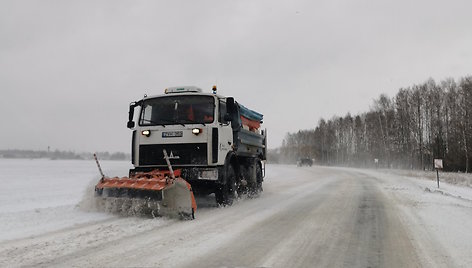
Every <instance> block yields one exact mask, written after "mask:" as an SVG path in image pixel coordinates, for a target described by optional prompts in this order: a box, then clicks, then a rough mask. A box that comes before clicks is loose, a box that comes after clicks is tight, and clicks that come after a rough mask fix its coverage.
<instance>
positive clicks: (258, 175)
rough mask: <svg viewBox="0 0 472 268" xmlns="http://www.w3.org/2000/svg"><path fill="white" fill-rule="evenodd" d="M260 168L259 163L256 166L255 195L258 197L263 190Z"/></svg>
mask: <svg viewBox="0 0 472 268" xmlns="http://www.w3.org/2000/svg"><path fill="white" fill-rule="evenodd" d="M262 180H263V178H262V167H261V164H260V163H257V164H256V183H257V184H256V194H257V195H259V194H260V193H261V192H262V191H263V189H262Z"/></svg>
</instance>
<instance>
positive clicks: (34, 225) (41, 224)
mask: <svg viewBox="0 0 472 268" xmlns="http://www.w3.org/2000/svg"><path fill="white" fill-rule="evenodd" d="M102 166H103V168H104V172H105V174H110V175H113V174H116V175H121V176H125V175H127V172H128V169H129V168H130V164H129V162H120V161H103V163H102ZM0 171H1V172H0V185H1V187H0V226H2V227H1V228H0V242H1V241H4V240H10V239H18V238H24V237H28V236H32V235H38V234H42V233H45V232H50V231H54V230H57V229H60V228H67V227H70V226H74V225H77V224H82V223H86V222H90V221H96V220H103V219H107V218H110V217H111V216H110V215H107V214H103V213H94V212H93V211H91V212H90V211H84V209H80V208H79V203H80V201H82V199H83V198H84V196H86V197H88V196H87V195H86V194H87V192H86V191H90V190H93V188H92V187H93V185H94V183H96V182H97V181H98V179H99V178H100V176H99V175H98V169H97V167H96V164H95V162H94V161H77V160H54V161H53V160H48V159H35V160H24V159H0Z"/></svg>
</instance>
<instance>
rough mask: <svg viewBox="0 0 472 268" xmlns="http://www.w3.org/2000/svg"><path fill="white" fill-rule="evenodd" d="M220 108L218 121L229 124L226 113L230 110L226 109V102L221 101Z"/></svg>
mask: <svg viewBox="0 0 472 268" xmlns="http://www.w3.org/2000/svg"><path fill="white" fill-rule="evenodd" d="M219 104H220V105H219V110H218V122H220V123H223V124H227V123H228V122H226V121H225V114H226V113H227V112H228V111H227V110H226V102H224V101H221V100H220V103H219Z"/></svg>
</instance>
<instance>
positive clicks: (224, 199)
mask: <svg viewBox="0 0 472 268" xmlns="http://www.w3.org/2000/svg"><path fill="white" fill-rule="evenodd" d="M236 190H237V186H236V172H235V171H234V168H233V166H232V165H230V166H228V169H227V170H226V183H224V184H217V185H216V189H215V198H216V203H217V204H218V205H220V206H231V205H232V204H233V201H234V199H236V198H237V191H236Z"/></svg>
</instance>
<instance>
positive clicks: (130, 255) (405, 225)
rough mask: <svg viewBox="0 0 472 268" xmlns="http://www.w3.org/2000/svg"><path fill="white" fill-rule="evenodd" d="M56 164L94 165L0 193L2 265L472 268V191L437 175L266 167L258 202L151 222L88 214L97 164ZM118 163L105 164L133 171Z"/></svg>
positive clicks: (206, 207)
mask: <svg viewBox="0 0 472 268" xmlns="http://www.w3.org/2000/svg"><path fill="white" fill-rule="evenodd" d="M2 161H5V160H2ZM45 162H47V161H45ZM51 162H52V161H51ZM14 163H16V162H14ZM32 163H38V162H34V161H33V162H32ZM54 163H56V164H57V163H59V164H60V165H65V166H67V165H70V166H68V168H69V169H74V167H73V166H74V165H75V164H74V163H82V164H81V165H84V167H83V168H82V169H80V170H79V171H77V167H76V172H74V174H73V175H66V174H67V173H64V174H63V175H62V176H63V177H62V179H61V177H60V173H61V172H60V171H54V169H53V171H48V172H49V174H50V177H48V176H46V175H41V180H42V181H41V182H40V183H39V184H38V183H37V182H36V181H35V180H34V179H32V178H30V179H29V180H28V183H24V184H22V182H18V181H15V182H14V183H13V185H10V186H7V187H4V188H2V189H1V190H0V191H1V192H0V194H1V195H2V197H1V199H0V201H1V202H2V203H0V226H2V229H1V230H0V266H1V267H12V266H34V267H37V266H45V267H53V266H58V267H71V266H72V267H74V266H75V267H97V266H99V267H129V266H132V267H143V266H146V267H221V266H226V267H471V266H472V254H470V252H472V232H470V231H468V229H469V226H472V189H470V188H464V187H457V186H452V185H447V184H443V185H441V191H436V189H435V184H434V182H431V181H428V180H421V179H415V178H409V177H403V176H399V175H394V174H386V173H384V172H383V171H375V170H359V169H345V168H327V167H312V168H297V167H295V166H278V165H268V166H267V177H266V181H265V184H264V192H263V194H262V196H261V197H259V198H257V199H244V200H239V201H238V202H237V203H236V204H234V205H233V206H232V207H227V208H218V207H216V206H215V205H214V202H213V200H212V199H211V197H210V198H200V199H199V200H198V203H199V209H198V211H197V215H196V216H197V219H196V220H194V221H178V220H171V219H165V218H157V219H144V218H135V217H117V216H112V215H109V214H103V213H97V212H87V211H83V210H81V209H80V208H78V207H77V206H76V204H77V203H78V202H79V201H80V199H82V195H83V191H85V190H87V189H90V187H89V185H90V181H91V180H94V179H96V175H94V174H93V172H95V170H94V167H93V164H91V165H90V167H89V166H88V165H89V164H85V163H89V162H88V161H84V162H80V161H76V162H74V161H71V162H65V163H64V162H63V161H58V162H53V164H54ZM10 164H11V163H10ZM42 164H43V165H44V163H42ZM46 164H47V163H46ZM120 164H121V165H122V166H124V165H123V163H112V162H106V163H104V164H103V166H104V168H105V172H108V173H109V174H110V175H112V174H111V172H121V173H125V172H126V169H127V168H128V166H124V167H120V166H119V165H120ZM18 165H19V166H21V163H18ZM38 165H39V164H38ZM50 165H52V164H50ZM0 166H1V167H2V171H3V170H7V172H6V173H8V174H9V177H8V178H7V177H6V176H5V175H0V180H1V182H2V183H5V182H6V181H8V180H10V179H12V177H15V171H14V170H13V169H12V170H10V171H8V169H7V168H6V167H7V165H6V164H4V162H1V161H0ZM107 166H108V167H107ZM4 168H5V169H4ZM107 168H109V170H107ZM42 169H43V168H39V170H42ZM45 170H47V169H45ZM45 170H43V171H45ZM38 172H39V171H36V173H38ZM51 172H52V174H51ZM27 173H28V172H27ZM31 173H32V174H30V175H33V173H34V172H33V171H31ZM39 173H41V172H39ZM118 175H124V174H118ZM23 176H24V175H23ZM67 176H72V177H73V178H69V177H67ZM35 184H37V185H38V187H39V185H45V184H46V185H55V187H53V189H50V188H48V187H39V189H38V187H35V186H34V185H35ZM31 185H33V187H31ZM68 185H69V186H70V187H68ZM9 187H10V188H9ZM25 187H26V188H28V189H29V190H27V189H24V188H25ZM63 187H67V190H66V193H64V192H62V191H61V190H60V189H61V188H63ZM71 189H75V190H71ZM15 190H17V191H15ZM13 192H15V193H13ZM18 192H19V193H18ZM23 194H27V195H29V196H28V197H25V198H22V195H23ZM67 196H69V197H68V198H67ZM3 226H6V227H7V228H3Z"/></svg>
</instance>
